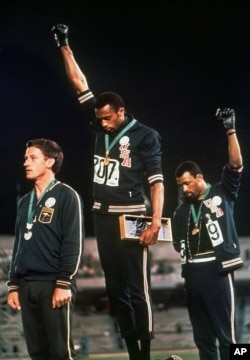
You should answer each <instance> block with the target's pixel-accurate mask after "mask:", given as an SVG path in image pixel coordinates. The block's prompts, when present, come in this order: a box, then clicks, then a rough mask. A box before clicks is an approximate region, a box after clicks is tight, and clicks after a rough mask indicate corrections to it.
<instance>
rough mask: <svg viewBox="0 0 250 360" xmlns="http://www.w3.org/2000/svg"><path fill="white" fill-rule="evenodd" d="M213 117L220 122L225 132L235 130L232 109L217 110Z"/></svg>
mask: <svg viewBox="0 0 250 360" xmlns="http://www.w3.org/2000/svg"><path fill="white" fill-rule="evenodd" d="M215 116H216V117H217V120H218V121H221V122H222V124H223V125H224V128H225V129H226V130H229V129H235V114H234V110H233V109H228V108H225V109H222V110H221V109H217V111H216V114H215Z"/></svg>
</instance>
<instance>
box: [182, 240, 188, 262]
mask: <svg viewBox="0 0 250 360" xmlns="http://www.w3.org/2000/svg"><path fill="white" fill-rule="evenodd" d="M180 257H181V264H185V263H186V261H187V256H186V244H185V240H181V251H180Z"/></svg>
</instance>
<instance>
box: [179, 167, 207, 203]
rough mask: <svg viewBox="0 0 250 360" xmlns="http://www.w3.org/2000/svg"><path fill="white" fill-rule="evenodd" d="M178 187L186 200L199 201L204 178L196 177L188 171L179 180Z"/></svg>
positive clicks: (199, 175) (200, 175) (198, 175)
mask: <svg viewBox="0 0 250 360" xmlns="http://www.w3.org/2000/svg"><path fill="white" fill-rule="evenodd" d="M176 180H177V184H178V186H179V187H180V188H181V189H182V191H183V194H184V196H185V198H186V199H187V200H188V201H189V202H193V201H194V200H197V199H198V198H199V196H200V195H201V190H202V183H203V176H202V174H197V175H196V176H195V177H194V176H193V175H191V174H190V172H188V171H186V172H185V173H184V174H183V175H182V176H180V177H178V178H177V179H176Z"/></svg>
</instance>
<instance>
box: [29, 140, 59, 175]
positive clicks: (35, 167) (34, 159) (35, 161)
mask: <svg viewBox="0 0 250 360" xmlns="http://www.w3.org/2000/svg"><path fill="white" fill-rule="evenodd" d="M53 163H54V159H52V158H47V157H45V155H44V154H43V152H42V151H41V150H40V149H38V148H37V147H35V146H31V147H29V148H27V149H26V152H25V156H24V164H23V166H24V167H25V173H26V179H29V180H38V179H41V178H43V177H44V176H46V174H47V171H48V169H51V166H52V165H53Z"/></svg>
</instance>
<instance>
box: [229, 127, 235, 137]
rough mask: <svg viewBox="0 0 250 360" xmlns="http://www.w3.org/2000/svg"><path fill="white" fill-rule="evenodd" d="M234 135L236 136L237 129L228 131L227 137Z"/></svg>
mask: <svg viewBox="0 0 250 360" xmlns="http://www.w3.org/2000/svg"><path fill="white" fill-rule="evenodd" d="M233 134H236V130H235V129H230V130H228V131H227V136H230V135H233Z"/></svg>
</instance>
